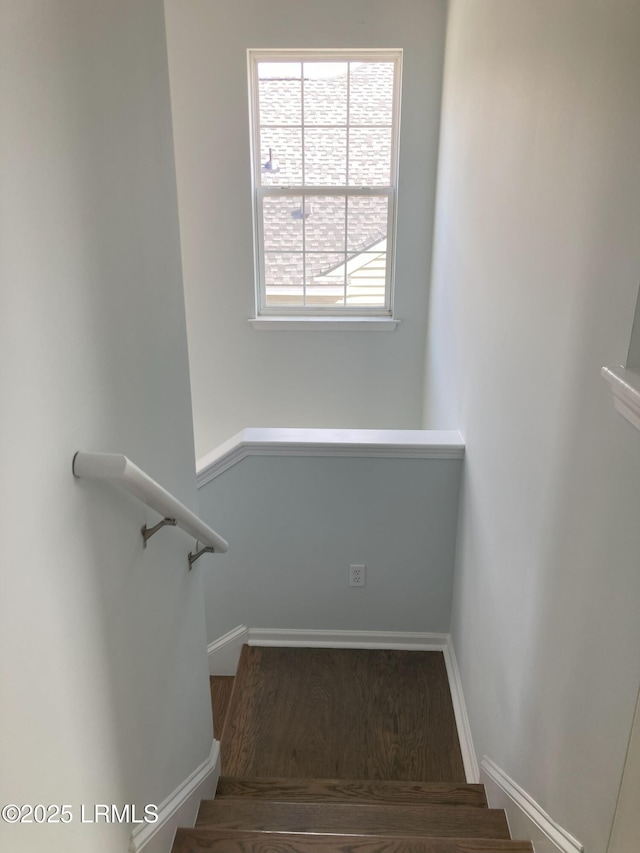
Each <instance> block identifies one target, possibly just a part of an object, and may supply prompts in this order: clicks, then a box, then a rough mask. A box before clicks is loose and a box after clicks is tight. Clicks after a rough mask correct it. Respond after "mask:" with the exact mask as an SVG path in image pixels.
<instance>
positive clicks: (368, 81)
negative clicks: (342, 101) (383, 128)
mask: <svg viewBox="0 0 640 853" xmlns="http://www.w3.org/2000/svg"><path fill="white" fill-rule="evenodd" d="M393 71H394V63H393V62H352V63H351V79H350V88H349V124H351V125H354V124H386V125H390V124H391V122H392V120H393Z"/></svg>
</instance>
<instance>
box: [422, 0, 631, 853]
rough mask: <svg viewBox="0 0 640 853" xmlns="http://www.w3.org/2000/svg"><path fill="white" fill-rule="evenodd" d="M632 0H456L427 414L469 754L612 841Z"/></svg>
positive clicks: (626, 702)
mask: <svg viewBox="0 0 640 853" xmlns="http://www.w3.org/2000/svg"><path fill="white" fill-rule="evenodd" d="M639 81H640V6H639V5H638V4H637V3H635V2H624V0H612V1H611V2H606V3H604V2H595V0H588V2H585V0H563V1H562V2H558V0H530V1H529V0H521V2H518V3H512V2H505V0H484V2H482V3H478V2H471V0H453V2H452V3H451V6H450V18H449V29H448V42H447V59H446V69H445V87H444V112H443V126H442V137H441V154H440V167H439V184H438V187H439V189H438V201H437V213H436V217H437V227H436V234H435V242H434V267H433V284H432V300H431V312H430V326H429V339H428V393H427V404H426V415H425V420H426V425H427V426H429V427H433V428H459V429H460V430H461V431H462V433H463V435H464V438H465V441H466V461H465V474H464V483H463V491H462V502H461V520H460V532H459V538H458V549H457V568H456V572H457V574H456V586H455V592H454V606H453V637H454V643H455V648H456V653H457V656H458V660H459V664H460V668H461V673H462V681H463V687H464V691H465V698H466V701H467V704H468V709H469V712H470V717H471V726H472V730H473V736H474V739H475V745H476V748H477V750H478V753H479V756H482V755H483V754H488V755H489V756H490V757H491V758H492V759H493V760H494V761H495V762H496V763H497V764H498V765H499V766H500V767H501V768H503V770H505V771H506V772H507V773H508V774H509V775H510V776H511V777H512V778H513V779H515V781H516V782H517V783H519V784H520V785H521V786H522V787H523V788H524V789H525V790H526V791H528V792H529V794H531V795H532V796H533V797H534V798H535V799H536V800H537V801H538V802H539V803H540V805H541V806H542V807H543V808H544V809H545V810H546V811H547V812H549V813H550V814H551V815H552V817H553V818H555V819H556V820H557V821H559V822H560V823H561V825H563V826H564V827H565V828H566V829H568V830H569V831H570V832H571V833H573V834H574V835H575V836H577V837H578V838H579V839H580V840H581V841H582V842H583V843H584V844H585V846H586V849H587V850H589V851H604V850H605V849H606V847H607V839H608V835H609V830H610V827H611V821H612V817H613V813H614V807H615V802H616V796H617V793H618V787H619V784H620V777H621V773H622V767H623V762H624V756H625V750H626V747H627V741H628V738H629V732H630V729H631V722H632V717H633V713H634V705H635V700H636V694H637V692H638V683H639V680H640V657H639V656H638V648H640V620H639V619H638V603H639V602H640V572H639V571H638V557H639V554H640V524H639V523H638V518H639V511H640V453H639V450H640V435H639V434H638V432H637V431H636V430H635V429H633V427H632V426H631V425H630V424H629V423H628V422H627V421H626V420H625V419H623V418H622V417H621V416H620V415H618V414H617V413H616V412H615V411H614V409H613V405H612V399H611V392H610V388H609V386H608V384H607V383H606V382H604V381H603V380H602V379H601V377H600V375H599V371H600V368H601V366H602V365H603V364H615V363H619V364H620V363H624V360H625V355H626V351H627V347H628V344H629V336H630V331H631V325H632V322H633V316H634V310H635V305H636V297H637V293H638V281H640V249H639V242H638V223H640V172H639V171H638V160H637V158H638V151H640V112H639V101H638V84H639Z"/></svg>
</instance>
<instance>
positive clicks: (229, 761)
mask: <svg viewBox="0 0 640 853" xmlns="http://www.w3.org/2000/svg"><path fill="white" fill-rule="evenodd" d="M214 680H215V679H214ZM222 772H223V774H225V775H228V776H251V777H256V776H276V777H288V778H319V779H322V778H324V779H379V780H405V781H416V782H464V781H465V775H464V768H463V764H462V755H461V752H460V746H459V742H458V734H457V731H456V725H455V719H454V713H453V706H452V703H451V695H450V692H449V683H448V679H447V673H446V668H445V663H444V658H443V655H442V653H441V652H413V651H412V652H409V651H395V650H394V651H389V650H370V649H367V650H360V649H286V648H262V647H257V646H244V647H243V651H242V656H241V660H240V665H239V668H238V674H237V676H236V678H235V684H234V687H233V694H232V696H231V700H230V704H229V708H228V712H227V715H226V721H225V725H224V732H223V734H222Z"/></svg>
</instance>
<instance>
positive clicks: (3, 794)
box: [0, 0, 212, 853]
mask: <svg viewBox="0 0 640 853" xmlns="http://www.w3.org/2000/svg"><path fill="white" fill-rule="evenodd" d="M0 16H1V20H2V25H1V26H0V101H1V102H2V118H1V120H0V121H1V127H2V132H1V134H0V185H1V186H2V191H1V193H0V222H1V225H0V233H1V234H2V238H1V239H2V248H1V253H0V282H1V286H0V400H1V407H2V416H1V417H0V471H1V476H0V505H1V506H2V512H1V513H0V566H1V571H0V584H1V591H0V662H1V663H0V683H1V684H2V689H1V690H0V720H1V723H2V725H1V727H0V767H1V771H0V801H1V802H2V803H18V804H22V803H43V804H49V803H52V804H53V803H58V804H70V805H72V806H73V809H74V813H75V820H74V822H73V823H72V824H70V825H69V826H66V827H65V826H62V825H49V826H46V825H45V826H36V825H31V826H9V825H8V824H6V823H0V835H2V838H3V841H4V845H2V844H0V846H3V849H12V850H20V851H22V852H23V853H31V851H34V852H35V851H42V850H48V851H52V853H53V851H63V850H64V851H65V853H72V851H78V853H86V851H88V850H91V851H92V853H103V851H104V853H107V852H108V853H111V851H113V853H116V851H118V853H121V851H123V850H125V849H127V844H128V836H129V827H128V826H126V825H125V826H119V825H112V826H105V825H100V826H96V825H93V826H92V825H88V824H87V825H84V826H83V825H81V824H80V822H79V806H80V804H81V803H84V804H86V805H87V807H88V808H89V809H91V808H92V807H93V804H94V803H105V804H111V803H114V804H116V805H118V806H122V805H123V804H124V803H135V804H137V805H138V807H140V806H142V805H144V804H145V803H159V802H160V801H161V800H162V799H164V798H165V797H166V796H167V795H168V794H169V793H171V792H172V791H173V790H174V789H175V788H176V786H177V785H178V784H179V783H181V782H182V781H183V780H184V779H185V778H186V777H187V776H189V774H190V773H191V772H192V771H193V770H194V769H195V768H196V767H198V765H199V764H201V763H202V762H203V761H204V760H205V759H206V758H207V756H208V754H209V751H210V748H211V741H212V732H211V711H210V704H209V699H208V682H207V661H206V653H205V625H204V613H203V606H202V582H201V570H200V568H198V569H196V570H195V571H194V572H192V573H191V574H189V572H188V571H187V570H186V568H185V560H186V554H187V552H188V550H189V548H190V547H191V546H192V545H193V542H192V541H191V540H189V539H188V538H187V537H186V536H184V535H183V534H182V533H180V532H176V531H172V530H163V531H162V532H161V533H160V534H158V536H157V537H155V538H154V539H152V540H151V542H150V543H149V547H148V548H147V550H146V551H144V552H143V550H142V541H141V537H140V533H139V530H140V526H141V525H142V523H143V522H144V521H145V520H147V519H153V520H156V519H157V516H154V514H153V513H151V512H149V513H147V512H146V511H145V509H144V507H143V506H142V505H141V504H139V503H138V502H136V501H134V500H133V499H132V498H131V499H130V498H128V497H127V496H125V495H124V494H119V493H116V491H115V490H114V489H110V488H109V487H108V486H106V485H100V484H96V483H92V482H89V481H76V480H74V478H73V476H72V474H71V460H72V456H73V454H74V452H75V451H76V450H77V449H79V448H83V449H88V450H103V451H119V452H123V453H126V454H127V455H129V456H130V457H131V458H132V459H134V460H135V461H136V462H137V463H138V464H139V465H140V466H141V467H142V468H144V469H145V470H147V471H148V472H149V473H150V474H151V475H152V476H154V477H156V478H157V479H158V480H159V481H160V482H161V483H162V484H163V485H165V486H166V487H167V488H169V489H170V490H172V491H173V492H174V493H175V494H176V495H177V496H178V497H179V498H180V499H181V500H182V501H184V502H185V503H187V504H188V505H190V506H195V505H196V501H197V493H196V489H195V470H194V468H195V463H194V449H193V439H192V421H191V406H190V394H189V379H188V360H187V344H186V327H185V315H184V297H183V292H182V286H181V268H180V249H179V234H178V221H177V201H176V188H175V172H174V164H173V144H172V135H171V116H170V102H169V84H168V71H167V56H166V43H165V33H164V19H163V6H162V3H161V2H157V0H136V2H135V3H131V2H129V0H108V2H101V0H91V2H87V0H58V2H56V3H49V2H45V0H15V2H14V0H2V2H0Z"/></svg>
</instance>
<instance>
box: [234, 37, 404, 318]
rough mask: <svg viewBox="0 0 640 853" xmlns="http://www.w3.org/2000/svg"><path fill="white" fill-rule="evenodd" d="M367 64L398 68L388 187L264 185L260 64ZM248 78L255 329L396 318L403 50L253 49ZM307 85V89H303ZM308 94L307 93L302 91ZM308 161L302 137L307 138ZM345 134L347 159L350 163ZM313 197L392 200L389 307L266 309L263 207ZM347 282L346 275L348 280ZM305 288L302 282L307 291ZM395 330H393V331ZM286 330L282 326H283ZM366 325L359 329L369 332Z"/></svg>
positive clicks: (395, 74)
mask: <svg viewBox="0 0 640 853" xmlns="http://www.w3.org/2000/svg"><path fill="white" fill-rule="evenodd" d="M321 61H332V62H349V61H351V62H366V61H380V62H393V63H394V89H393V112H392V131H391V169H390V184H389V186H388V187H386V186H382V187H378V186H376V187H348V186H298V185H292V186H268V187H265V186H262V182H261V175H262V163H261V159H260V113H259V103H258V91H259V87H258V63H259V62H321ZM247 62H248V77H249V121H250V131H251V163H252V169H251V190H252V198H253V226H254V234H253V241H254V270H255V273H254V274H255V282H256V288H255V292H256V302H255V312H256V313H255V317H256V320H255V321H253V322H254V324H256V325H257V324H258V323H259V322H260V320H261V318H263V319H264V320H269V319H271V320H273V319H274V318H276V317H277V318H282V319H283V320H295V319H296V318H299V319H302V318H305V319H312V320H313V319H317V320H321V319H322V318H326V320H327V321H328V322H333V325H334V326H335V325H336V324H335V321H336V319H339V318H343V319H344V320H347V321H348V320H349V319H352V320H353V319H361V320H368V321H370V323H369V324H368V325H369V326H372V325H373V324H375V321H378V322H379V321H380V319H382V318H386V319H387V320H389V318H393V301H394V290H395V246H396V219H397V216H396V213H397V191H398V167H399V163H398V151H399V134H400V103H401V87H402V49H384V50H329V49H326V50H318V49H313V50H254V49H249V50H248V51H247ZM303 85H304V84H303ZM303 91H304V89H303ZM302 144H303V151H302V154H303V158H304V135H303V142H302ZM348 151H349V149H348V130H347V158H348V156H349V155H348ZM291 195H296V196H298V197H312V196H314V195H320V196H324V197H327V196H332V195H335V196H340V197H348V196H385V197H387V198H388V205H389V206H388V220H387V222H388V228H387V245H386V252H387V257H386V278H385V302H384V305H377V306H351V307H350V306H347V305H344V306H339V305H336V306H331V307H329V306H327V307H322V306H284V305H275V306H274V305H272V306H267V300H266V287H265V270H264V238H263V233H262V204H263V200H264V198H265V197H277V196H291ZM345 282H346V275H345ZM304 286H306V285H305V283H304V282H303V287H304ZM395 322H396V321H395V319H394V320H393V325H390V326H389V328H394V326H395ZM281 327H283V326H281ZM366 327H367V324H363V325H362V326H361V328H366Z"/></svg>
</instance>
